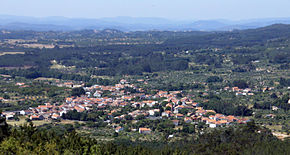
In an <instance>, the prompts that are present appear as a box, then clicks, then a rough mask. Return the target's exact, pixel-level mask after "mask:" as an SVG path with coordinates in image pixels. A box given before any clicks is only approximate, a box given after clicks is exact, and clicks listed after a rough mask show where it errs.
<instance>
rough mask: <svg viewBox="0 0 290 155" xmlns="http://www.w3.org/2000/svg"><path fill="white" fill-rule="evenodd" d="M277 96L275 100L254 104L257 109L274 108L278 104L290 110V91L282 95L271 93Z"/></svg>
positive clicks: (279, 106)
mask: <svg viewBox="0 0 290 155" xmlns="http://www.w3.org/2000/svg"><path fill="white" fill-rule="evenodd" d="M272 96H275V97H274V98H275V99H274V101H273V102H262V103H255V104H254V108H256V109H269V110H270V109H272V106H276V107H278V108H281V109H284V110H286V111H288V110H290V104H289V103H288V101H289V99H290V95H289V93H287V94H285V95H283V96H281V97H277V96H276V94H275V95H271V97H272Z"/></svg>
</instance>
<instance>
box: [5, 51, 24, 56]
mask: <svg viewBox="0 0 290 155" xmlns="http://www.w3.org/2000/svg"><path fill="white" fill-rule="evenodd" d="M8 54H10V55H15V54H25V52H0V56H3V55H8Z"/></svg>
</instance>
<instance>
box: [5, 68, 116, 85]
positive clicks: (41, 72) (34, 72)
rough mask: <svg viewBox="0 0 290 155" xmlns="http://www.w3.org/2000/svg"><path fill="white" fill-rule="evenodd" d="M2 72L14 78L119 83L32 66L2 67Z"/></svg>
mask: <svg viewBox="0 0 290 155" xmlns="http://www.w3.org/2000/svg"><path fill="white" fill-rule="evenodd" d="M0 74H8V75H11V76H12V77H13V78H14V77H16V76H20V77H25V78H27V79H36V78H39V77H46V78H56V79H62V80H73V81H82V82H87V83H93V84H100V85H113V84H116V83H118V81H114V80H109V79H102V78H91V77H90V76H88V75H78V74H69V73H62V72H60V71H57V70H48V69H45V68H39V69H36V68H30V69H17V70H5V69H0Z"/></svg>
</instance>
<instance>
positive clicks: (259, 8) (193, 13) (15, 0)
mask: <svg viewBox="0 0 290 155" xmlns="http://www.w3.org/2000/svg"><path fill="white" fill-rule="evenodd" d="M289 7H290V0H0V14H6V15H21V16H35V17H44V16H65V17H86V18H101V17H116V16H132V17H165V18H169V19H195V20H197V19H232V20H239V19H252V18H269V17H290V9H289Z"/></svg>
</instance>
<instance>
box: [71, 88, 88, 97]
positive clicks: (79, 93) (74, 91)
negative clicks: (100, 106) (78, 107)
mask: <svg viewBox="0 0 290 155" xmlns="http://www.w3.org/2000/svg"><path fill="white" fill-rule="evenodd" d="M84 94H86V91H85V90H84V88H82V87H79V88H73V89H72V91H71V96H78V97H79V96H82V95H84Z"/></svg>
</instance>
